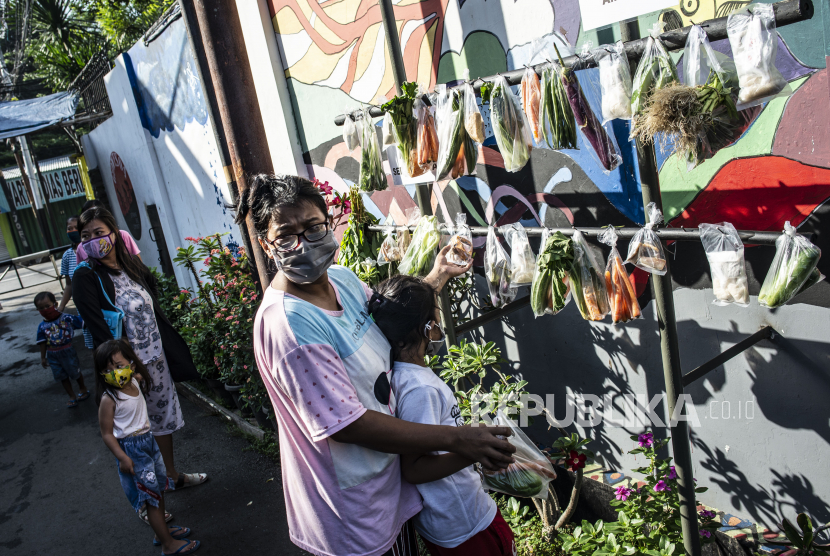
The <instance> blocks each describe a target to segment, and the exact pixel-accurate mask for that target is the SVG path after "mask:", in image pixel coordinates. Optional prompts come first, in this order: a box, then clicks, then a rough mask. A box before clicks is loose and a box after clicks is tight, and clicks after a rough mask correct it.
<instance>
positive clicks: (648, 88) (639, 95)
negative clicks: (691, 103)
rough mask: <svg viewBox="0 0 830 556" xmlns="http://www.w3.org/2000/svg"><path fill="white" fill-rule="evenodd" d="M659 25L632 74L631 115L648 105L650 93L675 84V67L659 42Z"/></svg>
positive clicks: (676, 79) (652, 32) (649, 38)
mask: <svg viewBox="0 0 830 556" xmlns="http://www.w3.org/2000/svg"><path fill="white" fill-rule="evenodd" d="M659 35H660V29H659V23H658V24H656V25H655V27H654V29H652V31H651V36H649V37H648V40H647V41H646V47H645V50H644V51H643V57H642V58H640V63H639V65H638V66H637V71H636V72H634V81H633V82H632V89H631V113H632V114H633V115H635V116H636V115H637V114H639V113H640V111H641V110H642V109H643V107H645V105H646V104H648V99H649V97H650V96H651V93H652V92H654V91H655V90H658V89H662V88H663V87H665V86H667V85H668V84H670V83H677V82H678V78H677V66H675V65H674V61H673V60H672V58H671V56H670V55H669V52H668V51H667V50H666V47H665V46H663V43H662V41H661V40H660V36H659Z"/></svg>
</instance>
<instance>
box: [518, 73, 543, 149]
mask: <svg viewBox="0 0 830 556" xmlns="http://www.w3.org/2000/svg"><path fill="white" fill-rule="evenodd" d="M541 102H542V83H541V81H540V80H539V76H538V75H536V71H535V70H534V69H533V68H531V67H525V74H524V75H523V76H522V109H524V112H525V116H527V121H528V123H529V124H530V133H531V135H533V141H534V144H535V145H537V146H539V145H541V144H542V140H543V137H542V129H541V127H540V120H539V109H540V105H541Z"/></svg>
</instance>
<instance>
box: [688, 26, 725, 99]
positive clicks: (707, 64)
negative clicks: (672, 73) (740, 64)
mask: <svg viewBox="0 0 830 556" xmlns="http://www.w3.org/2000/svg"><path fill="white" fill-rule="evenodd" d="M712 72H714V73H715V75H717V76H718V79H719V80H720V82H721V84H722V85H723V86H724V87H736V90H735V92H737V86H738V72H737V69H736V68H735V62H733V61H732V60H731V59H730V58H728V57H726V56H718V54H717V53H716V52H715V50H714V49H713V48H712V45H711V44H710V43H709V37H708V36H706V31H704V30H703V28H702V27H701V26H700V25H692V28H691V29H689V36H688V37H687V38H686V46H685V47H683V84H684V85H687V86H689V87H697V86H699V85H705V84H706V82H707V81H708V80H709V77H710V75H711V73H712Z"/></svg>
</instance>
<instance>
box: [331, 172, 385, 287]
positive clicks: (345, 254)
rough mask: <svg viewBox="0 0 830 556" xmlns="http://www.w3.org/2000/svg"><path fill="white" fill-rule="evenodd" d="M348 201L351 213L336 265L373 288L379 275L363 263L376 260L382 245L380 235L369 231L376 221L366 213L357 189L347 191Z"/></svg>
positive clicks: (375, 268)
mask: <svg viewBox="0 0 830 556" xmlns="http://www.w3.org/2000/svg"><path fill="white" fill-rule="evenodd" d="M349 200H350V201H351V204H352V212H351V214H350V215H349V223H348V225H347V227H346V231H345V232H343V239H342V240H341V241H340V254H339V255H338V257H337V264H339V265H342V266H345V267H348V268H349V269H350V270H351V271H352V272H354V273H355V274H357V276H358V278H360V279H361V280H362V281H363V282H365V283H367V284H369V285H370V286H374V285H376V284H377V283H378V282H380V279H381V276H380V273H379V272H378V269H377V266H376V265H375V266H369V265H366V264H365V261H366V259H377V255H378V251H380V245H381V243H382V242H381V238H380V234H378V233H376V232H372V231H370V230H369V226H374V225H377V223H378V220H377V218H375V217H374V216H372V215H371V214H370V213H368V212H366V209H365V207H364V206H363V199H362V197H361V193H360V191H358V190H357V188H354V187H353V188H352V189H351V191H349Z"/></svg>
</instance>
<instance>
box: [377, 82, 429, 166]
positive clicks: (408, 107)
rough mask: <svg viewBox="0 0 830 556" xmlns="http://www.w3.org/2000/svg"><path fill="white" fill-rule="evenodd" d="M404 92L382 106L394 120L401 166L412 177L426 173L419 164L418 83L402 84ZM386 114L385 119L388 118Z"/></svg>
mask: <svg viewBox="0 0 830 556" xmlns="http://www.w3.org/2000/svg"><path fill="white" fill-rule="evenodd" d="M401 89H402V90H403V92H402V94H400V95H398V96H396V97H395V98H393V99H392V100H390V101H389V102H387V103H384V104H383V106H382V107H381V108H383V110H384V111H385V112H386V116H389V119H390V120H391V122H392V131H393V132H394V137H395V143H396V144H397V145H398V158H400V161H401V162H400V166H401V168H403V169H404V170H405V171H406V173H407V174H408V175H409V177H411V178H415V177H418V176H420V175H421V174H423V173H424V170H422V169H421V167H420V166H419V165H418V164H417V142H418V120H417V114H416V110H415V106H416V104H417V103H418V102H420V100H419V99H418V85H416V84H415V83H404V84H403V85H401ZM386 116H384V121H385V119H386Z"/></svg>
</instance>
